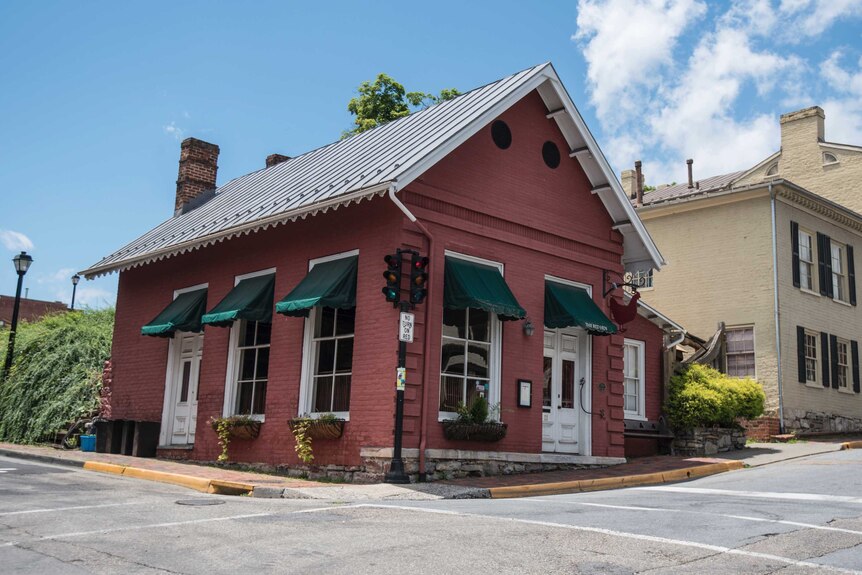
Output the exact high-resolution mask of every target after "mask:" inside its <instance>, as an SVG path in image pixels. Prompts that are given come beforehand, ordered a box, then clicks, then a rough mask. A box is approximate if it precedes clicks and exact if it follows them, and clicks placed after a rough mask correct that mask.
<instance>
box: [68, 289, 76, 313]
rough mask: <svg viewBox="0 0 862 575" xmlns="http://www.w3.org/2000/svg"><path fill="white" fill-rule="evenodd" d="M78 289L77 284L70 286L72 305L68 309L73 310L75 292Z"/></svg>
mask: <svg viewBox="0 0 862 575" xmlns="http://www.w3.org/2000/svg"><path fill="white" fill-rule="evenodd" d="M77 289H78V284H72V305H71V307H70V308H69V309H72V310H74V309H75V291H76V290H77Z"/></svg>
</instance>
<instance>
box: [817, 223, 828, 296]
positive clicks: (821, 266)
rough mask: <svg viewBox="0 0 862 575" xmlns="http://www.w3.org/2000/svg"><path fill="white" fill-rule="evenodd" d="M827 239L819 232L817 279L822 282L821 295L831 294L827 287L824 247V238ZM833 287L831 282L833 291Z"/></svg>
mask: <svg viewBox="0 0 862 575" xmlns="http://www.w3.org/2000/svg"><path fill="white" fill-rule="evenodd" d="M825 237H826V236H824V235H823V234H821V233H820V232H817V279H818V280H820V295H828V294H829V292H828V289H827V287H826V277H827V276H826V259H827V258H826V248H824V247H823V238H825ZM830 257H831V255H830ZM830 279H831V278H830ZM831 287H832V282H831V281H830V282H829V288H830V289H831Z"/></svg>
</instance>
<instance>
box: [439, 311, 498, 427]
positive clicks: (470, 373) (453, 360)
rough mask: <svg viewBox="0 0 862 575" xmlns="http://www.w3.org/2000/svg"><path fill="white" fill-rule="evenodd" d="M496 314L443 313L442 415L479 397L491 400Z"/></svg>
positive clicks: (477, 312) (471, 312)
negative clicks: (493, 336) (493, 335)
mask: <svg viewBox="0 0 862 575" xmlns="http://www.w3.org/2000/svg"><path fill="white" fill-rule="evenodd" d="M496 321H497V320H496V318H495V317H494V314H492V313H490V312H487V311H485V310H481V309H476V308H467V309H444V310H443V348H442V353H441V358H442V359H441V366H440V372H441V373H440V383H441V385H440V387H441V389H440V411H444V412H454V411H456V410H457V409H458V406H459V405H461V404H463V405H470V404H471V403H472V402H473V399H475V398H476V397H477V396H478V395H483V396H484V397H485V398H489V394H490V386H491V359H492V348H493V345H492V333H493V331H494V328H495V325H494V322H496Z"/></svg>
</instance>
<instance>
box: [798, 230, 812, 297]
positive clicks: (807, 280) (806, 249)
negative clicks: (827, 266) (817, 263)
mask: <svg viewBox="0 0 862 575" xmlns="http://www.w3.org/2000/svg"><path fill="white" fill-rule="evenodd" d="M813 245H814V242H813V238H812V235H811V234H810V233H808V232H806V231H805V230H802V229H800V230H799V287H801V288H802V289H807V290H814V249H813V247H812V246H813Z"/></svg>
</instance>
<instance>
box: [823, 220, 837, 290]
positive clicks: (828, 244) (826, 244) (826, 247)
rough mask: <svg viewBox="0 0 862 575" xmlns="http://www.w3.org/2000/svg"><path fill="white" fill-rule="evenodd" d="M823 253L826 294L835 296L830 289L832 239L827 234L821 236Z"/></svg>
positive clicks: (831, 287)
mask: <svg viewBox="0 0 862 575" xmlns="http://www.w3.org/2000/svg"><path fill="white" fill-rule="evenodd" d="M823 254H824V255H823V261H824V262H825V263H826V269H825V274H826V295H828V296H829V297H835V293H834V292H833V291H832V289H833V286H832V240H831V239H830V238H829V236H827V235H824V236H823Z"/></svg>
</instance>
